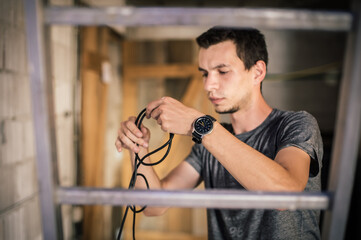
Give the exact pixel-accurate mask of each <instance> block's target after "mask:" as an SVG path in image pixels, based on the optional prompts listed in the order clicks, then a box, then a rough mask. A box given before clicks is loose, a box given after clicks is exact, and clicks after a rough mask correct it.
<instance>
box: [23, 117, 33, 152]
mask: <svg viewBox="0 0 361 240" xmlns="http://www.w3.org/2000/svg"><path fill="white" fill-rule="evenodd" d="M22 147H23V151H24V159H34V158H35V136H34V125H33V122H32V120H31V119H26V120H25V123H24V144H23V146H22Z"/></svg>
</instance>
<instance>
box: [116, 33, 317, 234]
mask: <svg viewBox="0 0 361 240" xmlns="http://www.w3.org/2000/svg"><path fill="white" fill-rule="evenodd" d="M197 43H198V45H199V47H200V50H199V70H200V72H201V73H202V74H203V83H204V90H205V91H206V92H207V93H208V97H209V100H210V101H211V102H212V103H213V105H214V107H215V110H216V111H217V112H218V113H220V114H225V113H228V114H230V118H231V124H220V123H218V122H217V121H215V120H214V119H212V118H211V117H208V116H207V117H204V114H203V113H201V112H199V111H197V110H195V109H192V108H189V107H187V106H184V105H183V104H182V103H180V102H178V101H177V100H175V99H172V98H170V97H163V98H161V99H158V100H156V101H153V102H151V103H149V104H148V106H147V111H146V116H147V117H148V118H154V119H156V120H157V122H158V124H159V125H160V126H161V128H162V129H163V130H164V131H166V132H172V133H175V134H182V135H188V136H192V137H193V140H194V141H195V142H196V144H195V145H194V146H193V148H192V151H191V153H190V154H189V156H188V157H187V158H186V159H185V161H183V162H182V163H180V164H179V165H178V166H177V167H176V168H175V169H174V170H172V171H171V172H170V173H169V175H168V176H166V177H165V178H164V179H162V180H160V179H159V178H158V177H157V175H156V174H155V173H154V171H153V169H152V168H150V167H144V166H141V167H140V169H139V172H142V173H143V174H144V175H146V177H147V178H148V181H149V183H150V186H151V188H152V189H166V190H175V189H178V190H179V189H190V188H194V187H196V186H197V185H198V184H199V183H200V182H201V181H204V183H205V187H206V188H207V189H209V188H221V189H224V188H227V189H246V190H250V191H258V190H260V191H278V192H279V191H288V192H301V191H320V189H321V187H320V172H321V171H320V169H321V160H322V155H323V150H322V140H321V135H320V131H319V128H318V125H317V122H316V120H315V119H314V118H313V117H312V116H311V115H310V114H308V113H306V112H303V111H302V112H289V111H281V110H278V109H273V108H271V107H270V106H269V105H268V104H267V103H266V101H265V99H264V98H263V96H262V93H261V83H262V81H263V79H264V78H265V75H266V70H267V62H268V53H267V48H266V43H265V40H264V36H263V35H262V34H261V33H260V32H259V31H258V30H255V29H232V28H217V27H214V28H211V29H209V30H208V31H207V32H205V33H203V34H202V35H201V36H199V37H198V38H197ZM134 120H135V117H131V118H129V120H128V121H125V122H122V123H121V127H120V129H119V132H118V138H117V140H116V143H115V145H116V147H117V149H118V151H122V149H124V148H126V149H129V150H130V151H131V152H132V155H134V154H133V153H134V152H140V153H141V154H140V155H141V156H143V155H144V153H145V152H147V151H148V150H147V147H148V141H149V138H150V134H149V131H148V130H147V129H146V128H145V127H142V128H141V130H138V129H137V127H136V126H135V124H134ZM137 144H138V145H139V146H137ZM147 161H150V159H147ZM137 184H138V185H137V187H138V188H145V186H142V185H143V183H142V181H138V182H137ZM165 210H166V209H165V208H149V209H147V211H146V212H145V214H146V215H159V214H162V213H163V212H164V211H165ZM318 218H319V211H313V210H297V211H289V210H283V211H282V210H248V209H239V210H224V209H208V210H207V219H208V237H209V239H320V233H319V228H318Z"/></svg>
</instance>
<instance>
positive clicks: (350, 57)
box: [323, 1, 361, 240]
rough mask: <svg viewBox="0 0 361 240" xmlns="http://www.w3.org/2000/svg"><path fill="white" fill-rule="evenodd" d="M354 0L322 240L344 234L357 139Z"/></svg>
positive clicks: (360, 57)
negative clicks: (328, 208) (329, 203)
mask: <svg viewBox="0 0 361 240" xmlns="http://www.w3.org/2000/svg"><path fill="white" fill-rule="evenodd" d="M354 2H355V5H356V3H357V2H358V3H357V5H358V6H354V8H353V9H354V10H355V15H354V25H353V28H352V30H351V31H350V33H349V36H348V42H347V49H346V59H345V61H344V69H343V74H344V75H343V79H342V86H341V92H340V101H339V107H338V115H337V116H338V117H337V128H336V136H335V141H334V143H333V146H334V148H333V153H332V162H331V164H332V165H331V172H330V179H329V187H328V190H329V191H331V192H334V200H333V206H332V207H331V209H332V210H331V211H328V212H326V214H325V221H324V224H323V239H330V240H336V239H337V240H339V239H343V238H344V235H345V229H346V224H347V217H348V212H349V208H350V201H351V195H352V187H353V183H354V175H355V168H356V160H357V153H358V146H359V141H360V118H361V104H360V103H361V94H360V93H361V4H360V3H359V1H354Z"/></svg>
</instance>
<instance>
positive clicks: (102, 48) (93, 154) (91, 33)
mask: <svg viewBox="0 0 361 240" xmlns="http://www.w3.org/2000/svg"><path fill="white" fill-rule="evenodd" d="M81 32H82V36H81V39H82V44H81V47H82V49H81V51H82V53H81V54H82V55H81V60H82V65H81V70H80V71H81V81H82V110H81V115H82V117H81V119H82V122H81V128H82V131H81V133H82V135H81V141H82V144H81V156H82V158H81V159H82V160H81V168H82V180H81V182H82V185H83V186H94V187H102V186H103V178H104V176H103V166H104V140H105V127H106V111H107V96H108V86H107V85H106V84H104V83H103V82H102V81H101V77H100V76H101V66H100V65H101V63H102V61H103V60H104V59H105V57H104V56H105V54H106V51H107V48H106V45H107V31H106V29H105V28H103V29H102V30H100V29H99V28H94V27H89V28H85V29H83V30H82V31H81ZM89 58H91V60H90V59H89ZM102 219H103V208H102V207H100V206H86V207H84V222H83V226H84V238H85V239H90V240H91V239H102V238H103V229H105V226H103V225H102V223H103V221H102ZM99 220H101V221H99Z"/></svg>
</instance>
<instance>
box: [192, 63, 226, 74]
mask: <svg viewBox="0 0 361 240" xmlns="http://www.w3.org/2000/svg"><path fill="white" fill-rule="evenodd" d="M223 67H229V65H227V64H224V63H221V64H218V65H217V66H215V67H212V68H211V70H213V69H217V68H223ZM198 70H199V71H201V72H207V70H205V69H203V68H201V67H198Z"/></svg>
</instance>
